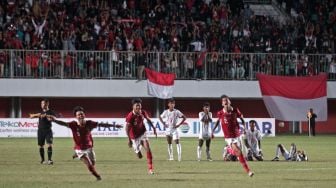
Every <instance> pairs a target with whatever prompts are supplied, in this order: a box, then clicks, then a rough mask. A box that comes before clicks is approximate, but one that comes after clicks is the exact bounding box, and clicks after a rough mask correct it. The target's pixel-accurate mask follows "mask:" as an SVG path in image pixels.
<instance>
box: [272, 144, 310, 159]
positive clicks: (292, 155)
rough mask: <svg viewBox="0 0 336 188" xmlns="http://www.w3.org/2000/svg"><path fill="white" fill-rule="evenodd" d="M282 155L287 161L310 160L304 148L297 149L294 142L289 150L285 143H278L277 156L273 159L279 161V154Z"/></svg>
mask: <svg viewBox="0 0 336 188" xmlns="http://www.w3.org/2000/svg"><path fill="white" fill-rule="evenodd" d="M280 154H281V155H282V156H283V157H284V158H285V160H286V161H308V156H307V154H306V153H305V151H304V150H297V149H296V145H295V144H294V143H292V144H291V147H290V150H289V152H288V151H287V149H286V148H285V146H284V145H282V144H278V146H277V149H276V152H275V157H274V159H272V161H279V155H280Z"/></svg>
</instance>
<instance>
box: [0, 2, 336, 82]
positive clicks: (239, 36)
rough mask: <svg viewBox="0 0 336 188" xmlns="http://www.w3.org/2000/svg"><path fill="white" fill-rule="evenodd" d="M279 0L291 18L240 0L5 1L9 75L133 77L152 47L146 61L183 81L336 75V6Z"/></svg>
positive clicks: (2, 68) (1, 19)
mask: <svg viewBox="0 0 336 188" xmlns="http://www.w3.org/2000/svg"><path fill="white" fill-rule="evenodd" d="M269 2H270V1H267V3H269ZM272 2H273V1H272ZM277 3H278V5H279V6H280V7H285V10H287V11H288V10H289V11H288V13H289V15H291V16H290V17H289V18H288V20H286V21H285V22H284V21H280V20H279V19H278V18H279V17H278V18H277V16H272V15H260V14H255V13H254V11H253V10H252V8H251V7H250V6H249V4H245V5H244V2H243V1H240V0H212V1H211V0H185V1H170V0H156V1H154V0H141V1H135V0H127V1H124V0H87V1H78V0H68V1H63V0H39V1H32V0H30V1H29V0H28V1H25V0H17V1H15V0H8V1H1V3H0V15H1V16H0V25H1V26H2V27H1V32H0V49H5V50H2V52H1V53H0V77H27V78H30V77H32V78H37V77H38V78H41V77H42V78H131V79H133V78H136V67H137V65H138V64H139V59H142V58H141V54H142V51H146V55H145V56H146V58H145V61H146V65H147V67H150V68H153V69H157V70H160V71H163V72H174V73H175V74H176V75H177V78H178V79H195V78H196V75H195V72H196V71H195V70H197V69H199V70H202V72H201V76H199V77H200V78H202V79H250V80H252V79H255V76H254V75H255V73H256V72H264V73H267V74H275V75H299V76H301V75H312V74H317V73H319V72H328V73H330V79H335V75H334V74H335V73H336V71H335V33H336V32H335V30H336V28H335V25H336V24H335V19H336V8H335V4H334V2H333V1H332V0H329V1H322V2H320V1H314V0H302V1H295V2H294V1H293V3H292V1H281V0H277ZM272 6H273V3H272ZM292 13H293V14H292ZM10 49H16V50H10ZM201 51H207V54H206V55H205V57H204V58H200V57H202V56H201V53H200V52H201ZM189 56H190V57H191V58H190V59H189V60H191V61H192V63H189V65H190V66H189V67H187V62H188V57H189ZM197 62H201V63H197Z"/></svg>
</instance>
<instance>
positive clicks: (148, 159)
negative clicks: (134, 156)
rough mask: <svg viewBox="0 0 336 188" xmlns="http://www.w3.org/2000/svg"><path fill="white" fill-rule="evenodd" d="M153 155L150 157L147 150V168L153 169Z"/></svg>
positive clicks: (150, 154) (150, 153) (149, 152)
mask: <svg viewBox="0 0 336 188" xmlns="http://www.w3.org/2000/svg"><path fill="white" fill-rule="evenodd" d="M152 160H153V157H152V152H151V151H148V152H147V164H148V169H149V170H153V162H152Z"/></svg>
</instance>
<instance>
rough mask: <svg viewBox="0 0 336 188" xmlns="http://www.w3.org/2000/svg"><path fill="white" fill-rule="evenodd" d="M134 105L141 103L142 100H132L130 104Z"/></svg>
mask: <svg viewBox="0 0 336 188" xmlns="http://www.w3.org/2000/svg"><path fill="white" fill-rule="evenodd" d="M136 103H142V100H141V99H140V98H133V99H132V104H136Z"/></svg>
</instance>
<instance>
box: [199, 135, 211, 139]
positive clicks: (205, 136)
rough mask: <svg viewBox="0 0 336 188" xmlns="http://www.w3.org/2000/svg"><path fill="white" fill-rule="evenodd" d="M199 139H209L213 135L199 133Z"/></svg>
mask: <svg viewBox="0 0 336 188" xmlns="http://www.w3.org/2000/svg"><path fill="white" fill-rule="evenodd" d="M198 139H200V140H209V139H211V135H210V134H206V133H205V134H199V135H198Z"/></svg>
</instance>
